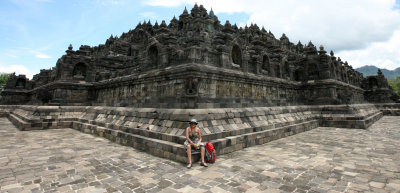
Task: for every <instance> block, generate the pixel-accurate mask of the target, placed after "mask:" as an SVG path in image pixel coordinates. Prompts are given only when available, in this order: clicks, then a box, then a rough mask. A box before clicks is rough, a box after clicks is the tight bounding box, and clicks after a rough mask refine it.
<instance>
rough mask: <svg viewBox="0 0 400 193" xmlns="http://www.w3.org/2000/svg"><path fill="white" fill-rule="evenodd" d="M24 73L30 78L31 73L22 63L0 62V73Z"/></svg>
mask: <svg viewBox="0 0 400 193" xmlns="http://www.w3.org/2000/svg"><path fill="white" fill-rule="evenodd" d="M13 72H15V74H17V75H18V74H25V75H26V77H27V78H29V79H32V77H33V73H32V72H31V71H29V69H28V68H26V67H25V66H23V65H3V64H0V73H13Z"/></svg>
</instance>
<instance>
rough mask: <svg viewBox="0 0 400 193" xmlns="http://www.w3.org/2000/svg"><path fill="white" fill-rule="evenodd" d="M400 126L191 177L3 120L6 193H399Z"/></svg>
mask: <svg viewBox="0 0 400 193" xmlns="http://www.w3.org/2000/svg"><path fill="white" fill-rule="evenodd" d="M399 121H400V119H399V117H394V116H386V117H383V118H382V119H381V120H379V121H378V122H376V123H375V124H374V125H372V126H371V127H369V128H368V129H367V130H349V129H340V128H334V127H330V128H315V129H313V130H311V131H308V132H304V133H301V134H298V135H294V136H290V137H287V138H283V139H280V140H276V141H273V142H270V143H268V144H264V145H259V146H255V147H251V148H246V149H244V150H240V151H236V152H234V153H231V154H227V155H218V157H217V162H216V163H214V164H210V166H209V167H208V168H204V167H201V166H199V165H198V163H196V164H194V165H193V167H192V168H191V169H190V170H188V169H186V167H185V165H184V164H181V163H178V162H173V161H170V160H168V159H162V158H158V157H155V156H151V155H148V154H146V153H143V152H141V151H137V150H135V149H133V148H129V147H125V146H121V145H118V144H115V143H110V142H108V141H107V140H104V139H102V138H98V137H94V136H92V135H87V134H83V133H81V132H77V131H75V130H73V129H55V130H46V131H24V132H22V131H19V130H18V129H16V128H15V127H14V126H13V125H12V124H10V122H9V121H7V119H4V118H0V192H56V191H59V192H75V191H77V192H106V191H109V192H117V191H120V192H141V191H142V192H196V191H199V192H207V191H210V192H212V191H218V192H224V191H227V192H228V191H229V192H243V191H248V192H282V191H295V192H307V191H308V192H399V191H400V186H399V185H400V181H399V179H400V176H399V174H400V157H399V156H398V155H399V154H400V149H399V146H398V141H399V140H400V135H399V134H400V133H399V130H400V127H399V124H398V122H399ZM66 136H68V137H66ZM1 163H4V165H1ZM28 174H32V175H28ZM18 176H26V177H23V178H18Z"/></svg>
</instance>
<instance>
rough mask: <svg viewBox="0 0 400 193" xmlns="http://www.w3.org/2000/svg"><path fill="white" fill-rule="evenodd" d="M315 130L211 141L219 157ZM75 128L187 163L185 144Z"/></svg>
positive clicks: (297, 128) (303, 126)
mask: <svg viewBox="0 0 400 193" xmlns="http://www.w3.org/2000/svg"><path fill="white" fill-rule="evenodd" d="M316 127H318V121H317V120H312V121H307V122H303V123H299V124H294V125H289V126H284V127H279V128H273V129H268V130H262V131H258V132H252V133H246V134H242V135H236V136H230V137H225V138H221V139H216V140H211V143H213V145H214V147H215V149H216V153H217V154H218V155H222V154H226V153H230V152H233V151H237V150H241V149H243V148H246V147H251V146H254V145H260V144H264V143H267V142H269V141H272V140H276V139H280V138H283V137H287V136H290V135H294V134H297V133H300V132H304V131H308V130H311V129H314V128H316ZM72 128H74V129H76V130H79V131H82V132H84V133H90V134H94V135H97V136H100V137H104V138H106V139H109V140H110V141H113V142H116V143H119V144H122V145H126V146H131V147H134V148H136V149H139V150H142V151H146V152H148V153H150V154H152V155H155V156H159V157H163V158H168V159H171V160H174V161H179V162H187V155H186V149H185V148H184V146H183V143H174V142H170V141H165V140H160V139H155V138H151V137H146V136H143V135H137V134H133V133H128V132H125V131H122V130H115V129H109V128H106V127H101V126H97V125H92V124H89V123H82V122H79V121H74V122H73V126H72ZM204 142H206V141H204ZM199 158H200V157H199V155H196V156H193V160H194V161H197V160H198V159H199Z"/></svg>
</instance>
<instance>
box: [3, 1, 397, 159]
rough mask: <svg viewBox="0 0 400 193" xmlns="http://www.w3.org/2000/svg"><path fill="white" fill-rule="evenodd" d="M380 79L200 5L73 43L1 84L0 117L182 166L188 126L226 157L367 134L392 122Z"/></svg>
mask: <svg viewBox="0 0 400 193" xmlns="http://www.w3.org/2000/svg"><path fill="white" fill-rule="evenodd" d="M396 100H398V96H397V95H396V94H395V93H394V92H393V91H392V89H391V87H390V86H389V85H388V83H387V80H386V79H385V77H384V76H383V75H382V73H381V72H379V73H378V75H377V76H369V77H366V78H364V77H363V75H362V74H361V73H359V72H357V71H355V70H354V69H353V68H352V67H351V66H350V65H349V64H348V63H347V62H343V61H342V60H341V59H340V58H339V57H336V56H335V55H334V53H333V51H330V52H329V53H327V51H326V50H324V47H323V46H319V47H318V48H317V47H316V46H314V45H313V43H311V42H309V43H308V44H307V45H303V44H302V43H300V42H299V43H297V44H294V43H292V42H290V41H289V39H288V38H287V37H286V35H285V34H283V35H282V36H281V37H280V38H275V36H274V35H273V34H272V33H271V32H269V31H266V30H265V29H264V27H262V28H261V29H260V27H259V26H257V24H252V25H250V26H246V27H244V28H242V27H240V28H239V27H238V26H236V24H233V25H232V24H231V23H230V22H229V21H226V22H225V24H221V23H220V21H219V20H218V17H217V16H216V15H214V13H213V11H212V10H211V11H210V12H208V11H207V10H206V9H205V8H204V7H203V6H202V5H200V6H198V5H197V4H196V5H195V6H194V7H193V8H192V9H191V11H190V13H189V11H187V10H186V8H185V10H184V11H183V13H182V14H181V15H180V16H179V18H176V17H174V18H173V19H172V20H171V21H170V22H169V24H168V25H167V23H166V22H165V21H162V22H161V23H158V22H155V24H154V25H153V24H151V23H150V21H148V22H146V21H145V22H143V23H139V24H138V25H137V26H136V28H135V29H133V30H130V31H128V32H127V33H123V34H122V35H121V36H120V37H117V36H115V37H114V36H111V37H110V38H109V39H107V40H106V42H105V44H100V45H98V46H95V47H90V46H86V45H82V46H80V47H79V49H78V50H74V49H73V47H72V45H70V46H69V47H68V49H67V50H66V54H65V55H63V56H62V57H61V58H60V59H58V61H57V64H56V66H55V67H54V68H52V69H49V70H41V71H40V73H39V74H37V75H35V76H34V77H33V79H32V80H29V79H27V78H26V77H25V76H24V75H18V76H17V75H15V74H14V75H12V76H10V78H9V80H8V82H7V84H6V86H5V88H4V90H3V91H2V92H1V104H3V105H2V106H1V107H0V108H1V112H2V114H1V115H3V116H7V117H8V118H9V119H10V120H11V121H12V122H13V123H14V124H16V125H17V126H18V127H19V128H20V129H21V130H33V129H51V128H66V127H69V128H74V129H78V130H80V131H83V132H87V133H92V134H96V135H99V136H102V137H105V138H108V139H110V140H112V141H115V142H117V143H121V144H124V145H128V146H133V147H135V148H138V149H142V150H145V151H147V152H149V153H151V154H154V155H158V156H161V157H166V158H169V159H172V160H178V161H185V160H186V158H185V150H184V148H183V145H182V144H183V141H184V140H185V137H184V130H185V128H186V127H187V125H188V124H187V123H188V120H190V119H191V118H196V119H198V120H199V127H200V128H201V130H202V133H203V137H204V138H205V140H210V141H212V142H213V143H214V144H215V147H216V150H217V153H219V154H224V153H229V152H232V151H236V150H240V149H243V148H245V147H249V146H252V145H256V144H262V143H266V142H268V141H271V140H274V139H278V138H281V137H285V136H288V135H293V134H296V133H299V132H303V131H307V130H310V129H313V128H316V127H318V126H335V127H346V128H363V129H365V128H367V127H368V126H370V125H371V124H372V123H373V122H375V121H376V120H378V119H379V118H380V117H382V116H383V115H384V114H388V115H396V114H399V111H398V109H399V107H400V105H399V104H396V103H394V102H395V101H396Z"/></svg>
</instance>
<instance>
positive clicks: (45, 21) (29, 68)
mask: <svg viewBox="0 0 400 193" xmlns="http://www.w3.org/2000/svg"><path fill="white" fill-rule="evenodd" d="M309 1H310V2H309V3H310V5H309V6H303V4H306V2H305V3H302V4H299V5H298V6H295V5H293V1H291V0H288V1H286V2H285V1H282V3H278V4H277V3H272V1H261V0H254V1H251V0H250V1H240V0H232V1H224V0H220V1H215V2H214V1H211V0H204V1H201V0H200V1H197V2H198V4H204V5H205V8H206V9H207V10H209V9H210V7H213V9H214V11H215V13H216V14H217V16H218V17H219V19H220V21H221V23H225V20H230V22H231V23H237V24H238V25H242V26H243V25H245V24H250V23H257V24H258V25H259V26H265V27H266V29H267V30H271V31H272V32H273V33H274V34H275V36H276V37H277V38H279V37H280V36H281V34H282V33H286V35H287V36H288V37H289V38H290V39H291V41H292V42H297V41H298V40H301V41H302V42H303V43H307V42H308V41H309V40H313V42H314V43H315V41H316V42H317V43H315V44H316V45H319V43H321V44H324V46H325V47H326V48H330V49H333V50H334V51H335V52H336V53H338V52H339V53H341V54H343V56H345V57H347V58H348V60H349V63H350V64H352V63H354V64H356V65H354V64H353V66H355V67H358V66H360V64H365V65H377V66H379V64H377V63H380V62H379V61H381V63H385V62H386V63H385V65H383V66H382V67H386V68H389V69H390V68H392V69H393V68H395V67H399V66H400V52H397V51H390V50H389V51H386V52H385V53H386V54H388V52H393V53H390V54H389V56H382V57H381V58H379V57H376V58H373V59H370V60H365V61H371V63H368V62H365V61H363V59H362V57H363V58H364V59H365V57H367V56H368V57H370V55H371V52H376V51H374V50H375V49H376V50H382V47H385V49H386V48H387V47H390V46H394V47H393V48H391V50H396V49H397V50H400V47H399V45H397V46H396V44H397V43H398V42H397V41H398V40H397V36H399V40H400V27H399V26H400V20H399V21H398V19H395V18H396V17H397V16H400V14H399V9H400V0H396V2H394V1H390V0H387V1H384V0H376V1H375V2H374V3H375V4H374V3H371V5H370V7H369V6H365V7H362V6H361V8H360V6H357V4H352V3H348V2H346V1H345V0H343V6H354V9H349V10H348V11H349V12H344V14H348V13H350V14H351V13H352V12H357V11H360V13H359V14H358V15H360V14H361V15H362V14H363V13H364V12H365V13H368V14H372V15H373V14H376V15H380V16H379V17H378V19H375V20H376V21H371V18H369V17H368V14H366V16H365V17H367V18H365V21H364V18H363V17H358V16H357V15H354V20H355V21H357V23H349V24H347V23H346V20H347V18H346V17H344V18H342V17H340V16H339V15H341V13H340V12H339V13H337V11H335V10H332V14H329V10H328V11H327V10H324V9H325V8H324V6H325V5H323V4H320V5H319V4H318V3H313V1H314V0H309ZM340 1H341V0H338V1H335V2H336V3H335V5H336V4H339V5H340ZM372 1H373V0H372ZM274 2H276V1H274ZM315 2H319V1H315ZM382 2H384V3H382ZM193 3H194V1H191V0H171V1H166V0H149V1H128V0H68V1H61V0H2V1H0V37H1V44H0V71H2V72H10V71H17V73H25V74H28V76H32V75H33V74H36V73H38V72H39V70H40V69H49V68H51V67H54V66H55V64H56V61H57V59H58V58H59V57H61V56H62V55H63V54H64V53H65V50H66V49H67V47H68V45H69V44H72V45H73V47H74V49H78V48H79V46H80V45H90V46H96V45H98V44H103V43H104V42H105V40H106V39H107V38H108V37H110V35H111V34H113V35H120V34H121V33H122V32H127V31H129V29H131V28H132V29H133V28H135V26H136V25H137V24H138V23H139V21H143V20H146V21H148V20H151V22H152V23H153V24H154V22H155V21H156V20H158V21H159V22H161V20H166V21H167V23H168V22H169V21H170V20H171V19H172V17H173V16H174V15H175V16H179V15H180V14H181V13H182V11H183V9H184V7H185V6H187V8H188V10H190V9H191V8H192V7H193ZM311 4H312V5H311ZM313 6H319V7H317V8H318V9H321V10H322V11H321V12H322V13H320V12H318V11H315V10H317V9H314V8H315V7H313ZM332 6H334V5H329V3H328V6H326V7H327V8H326V9H330V8H329V7H332ZM261 7H262V9H261ZM347 8H348V7H347ZM350 8H352V7H350ZM389 8H390V10H389ZM340 9H342V8H340ZM343 9H345V7H343ZM355 9H356V10H357V11H355ZM359 9H361V10H359ZM277 10H279V11H277ZM282 10H286V11H282ZM309 13H312V14H309ZM336 13H337V15H335V14H336ZM280 14H281V15H280ZM321 15H327V16H330V17H326V18H325V17H322V18H320V17H321ZM381 15H385V16H381ZM332 17H334V18H332ZM349 17H352V15H350V16H349ZM371 17H372V16H371ZM373 18H377V17H376V16H374V17H373ZM399 18H400V17H399ZM316 19H317V20H316ZM319 19H321V20H322V21H323V23H328V24H329V23H331V25H321V24H322V23H319V24H318V22H321V21H320V20H319ZM314 20H315V21H314ZM387 20H389V21H387ZM325 21H326V22H325ZM342 23H345V24H342ZM382 23H383V24H382ZM332 25H343V27H342V29H346V30H340V31H339V30H337V31H335V29H337V28H338V27H337V26H336V27H333V28H332V29H333V30H332V29H330V26H332ZM354 25H355V26H354ZM357 25H360V26H357ZM369 25H376V26H377V27H374V28H371V27H370V26H369ZM375 28H379V29H378V30H375ZM307 30H309V31H307ZM310 31H311V32H310ZM343 31H346V33H344V32H343ZM371 31H372V32H371ZM366 32H368V33H366ZM359 36H361V37H359ZM375 44H377V45H375ZM381 44H382V45H381ZM386 44H387V45H386ZM375 47H376V48H375ZM368 49H370V50H369V51H368ZM339 53H338V54H339ZM357 55H360V57H358V58H357V57H356V56H357ZM381 55H382V54H381ZM383 55H385V54H383ZM361 56H362V57H361ZM344 60H346V58H345V59H344ZM372 61H375V63H372Z"/></svg>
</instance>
